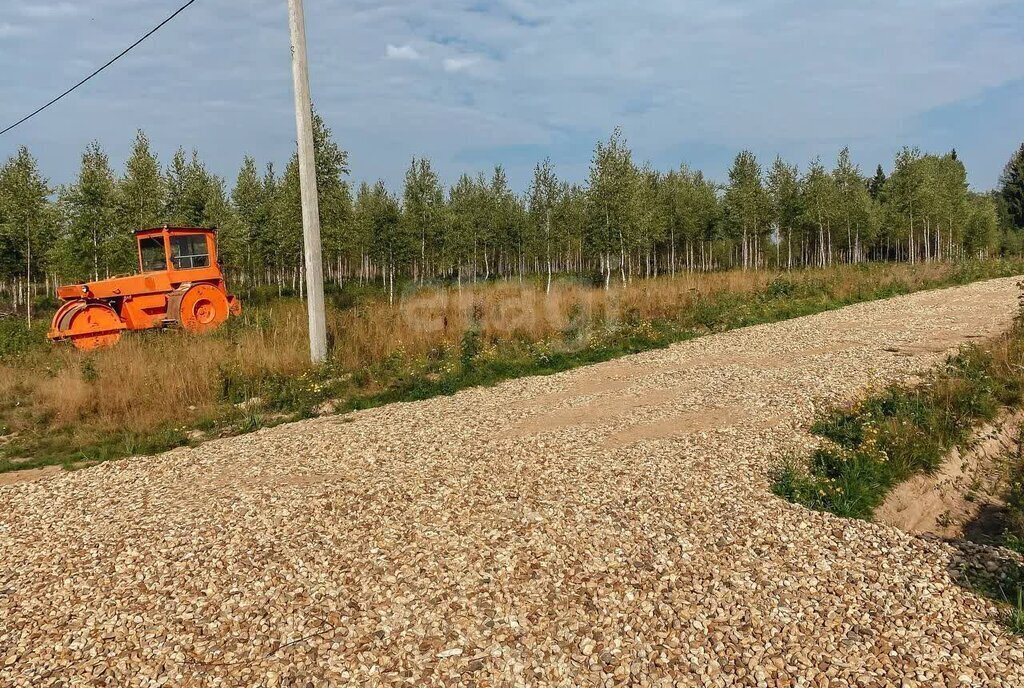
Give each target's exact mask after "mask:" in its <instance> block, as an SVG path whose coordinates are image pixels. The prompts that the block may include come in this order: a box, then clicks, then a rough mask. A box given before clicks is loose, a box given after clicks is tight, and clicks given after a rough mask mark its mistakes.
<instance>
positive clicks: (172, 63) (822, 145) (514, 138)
mask: <svg viewBox="0 0 1024 688" xmlns="http://www.w3.org/2000/svg"><path fill="white" fill-rule="evenodd" d="M180 4H181V0H3V2H2V8H0V120H2V123H3V125H6V124H7V123H8V122H10V121H13V120H15V119H18V118H19V117H20V116H21V115H23V114H25V112H27V111H30V110H32V109H34V108H35V107H37V106H38V105H40V104H42V103H43V102H45V101H46V100H48V99H49V98H50V97H52V96H54V95H56V94H57V93H59V92H60V91H62V90H63V89H64V88H66V87H67V86H69V85H70V84H72V83H74V82H75V81H77V80H78V79H80V78H81V77H82V76H84V75H85V74H87V73H88V72H90V71H92V69H94V68H95V67H97V66H99V65H100V64H102V63H103V62H105V61H106V60H107V59H109V58H110V57H111V56H113V55H114V54H116V53H117V52H119V51H120V50H121V49H122V48H124V47H125V46H127V45H128V44H129V43H131V42H132V41H133V40H135V39H136V38H137V37H138V36H140V35H141V34H142V33H143V32H145V31H146V30H148V29H149V28H151V27H152V26H154V25H155V24H156V23H158V22H159V21H161V20H162V19H163V18H164V17H166V16H167V15H168V14H169V13H170V12H171V11H172V10H173V9H176V8H177V7H178V6H179V5H180ZM306 18H307V25H308V26H307V31H308V41H309V53H310V61H311V67H310V70H311V82H312V92H313V98H314V100H315V102H316V104H317V107H318V109H319V110H320V111H321V113H322V114H323V115H324V117H325V119H326V120H327V122H328V124H329V126H331V127H332V129H333V130H334V132H335V135H336V138H337V140H338V141H339V143H340V144H341V145H342V146H343V147H344V148H346V149H348V150H349V151H350V156H351V166H352V172H353V178H354V179H356V180H361V179H376V178H378V177H380V178H383V179H385V180H386V181H387V182H388V184H389V185H390V186H392V188H396V187H398V186H399V185H400V183H401V179H402V175H403V173H404V171H405V168H406V167H407V166H408V162H409V159H410V158H411V157H412V156H427V157H429V158H431V159H432V160H433V162H434V163H435V165H436V167H437V168H438V170H439V171H440V173H441V175H442V177H443V178H444V179H445V180H446V181H449V182H451V181H454V179H455V178H456V177H457V175H458V174H459V173H460V172H462V171H471V172H475V171H478V170H489V169H490V168H491V167H492V166H493V165H494V164H495V163H502V164H503V165H505V167H506V169H507V170H508V171H509V177H510V179H511V181H512V183H513V185H514V186H515V187H516V188H517V189H522V188H525V186H526V184H527V183H528V181H529V178H530V174H531V169H532V167H533V164H534V163H535V162H537V161H538V160H540V159H541V158H543V157H545V156H550V157H551V158H552V160H553V161H554V163H555V165H556V170H557V171H558V172H559V174H560V175H562V176H563V177H565V178H568V179H572V180H582V179H583V178H584V177H585V176H586V171H587V166H588V163H589V159H590V154H591V151H592V149H593V145H594V142H595V141H596V140H597V139H598V138H606V137H607V136H608V134H609V133H610V132H611V130H612V128H613V127H615V126H617V125H618V126H621V127H622V128H623V130H624V132H625V134H626V137H627V139H628V140H629V142H630V144H631V145H632V147H633V149H634V153H635V156H636V158H637V159H638V160H639V161H643V160H649V161H651V162H652V163H653V164H654V165H655V166H657V167H659V168H662V169H666V168H669V167H675V166H677V165H678V164H679V163H680V162H686V163H688V164H689V165H691V166H693V167H698V168H701V169H704V170H705V171H706V172H707V173H708V174H710V175H711V176H713V177H714V178H717V179H722V178H724V175H725V171H726V170H727V169H728V165H729V163H730V162H731V159H732V157H733V156H734V155H735V153H736V152H737V151H738V150H739V149H741V148H749V149H751V150H753V151H754V152H755V153H757V155H758V156H759V158H760V159H761V160H762V162H763V163H765V164H767V163H768V162H770V160H771V159H772V158H773V157H774V156H775V155H776V154H781V155H782V156H783V157H785V158H787V159H790V160H792V161H795V162H798V163H800V164H801V166H803V165H805V164H806V161H807V160H808V159H810V158H811V157H813V156H815V155H821V156H822V158H823V159H824V160H825V161H826V162H828V163H830V162H831V161H832V160H834V158H835V154H836V152H837V151H838V150H839V149H840V148H841V147H842V146H844V145H849V146H850V148H851V150H852V153H853V156H854V159H855V160H856V161H857V162H859V163H860V164H861V166H862V167H863V168H864V170H865V171H867V172H870V171H873V169H874V166H875V164H876V163H878V162H882V163H883V164H885V165H886V166H888V164H889V163H890V162H891V160H892V158H893V156H894V154H895V152H896V150H897V149H898V148H899V147H901V146H902V145H904V144H908V145H917V146H920V147H922V148H923V149H926V150H933V151H942V152H944V151H947V150H949V149H950V148H952V147H956V149H957V151H958V152H959V153H960V155H961V157H962V158H963V159H964V161H965V163H966V164H967V167H968V171H969V173H970V180H971V183H972V184H973V185H974V186H975V187H976V188H979V189H986V188H990V187H991V186H993V185H994V184H995V183H996V179H997V177H998V175H999V172H1000V170H1001V169H1002V166H1003V165H1004V164H1005V162H1006V160H1007V159H1008V158H1009V156H1010V154H1011V152H1012V151H1013V150H1014V149H1015V148H1016V147H1017V146H1019V145H1020V143H1021V141H1022V140H1024V116H1022V115H1024V32H1022V31H1021V27H1022V26H1024V2H1021V0H859V1H858V2H849V1H847V0H758V1H753V0H644V1H643V2H628V1H624V0H587V1H583V0H580V1H573V0H567V1H558V0H547V1H542V0H381V1H380V2H374V1H372V0H344V1H343V0H306ZM289 59H290V58H289V44H288V30H287V12H286V0H199V1H198V2H197V3H196V4H195V5H193V6H192V7H191V8H190V9H189V10H187V11H186V12H185V13H183V14H182V15H180V16H179V17H178V18H177V19H176V20H175V21H174V22H172V23H171V24H169V25H167V26H166V27H164V29H163V30H161V31H160V32H159V33H157V34H156V35H154V36H153V37H152V38H151V39H150V40H149V41H147V42H146V43H143V44H142V45H141V46H140V47H139V48H137V49H136V50H135V51H134V52H132V53H130V54H129V56H128V57H127V58H125V59H124V60H122V61H121V62H119V63H117V64H115V65H114V66H113V67H111V68H110V69H108V70H107V71H106V72H104V73H103V74H102V75H100V76H99V77H97V78H96V79H94V80H93V81H92V82H90V83H89V84H88V85H87V86H85V87H84V88H83V89H80V90H79V91H77V92H76V93H74V94H72V95H71V96H69V97H68V98H66V99H64V100H63V101H61V102H60V103H58V104H57V105H56V106H54V107H52V108H50V109H49V110H47V111H46V112H44V113H43V114H41V115H39V116H37V117H36V118H35V119H33V120H31V121H30V122H28V123H27V124H25V125H22V126H21V127H19V128H18V129H16V130H14V131H13V132H11V133H8V134H6V135H5V136H3V137H0V156H4V157H6V156H7V155H9V154H11V153H12V152H13V151H14V150H15V148H16V147H17V146H18V145H20V144H25V145H28V146H29V148H30V149H31V151H32V152H33V153H34V154H35V155H36V156H37V157H38V158H39V159H40V161H41V164H42V166H43V170H44V172H45V173H46V174H47V175H48V176H49V177H50V178H51V179H52V181H53V182H54V183H65V182H68V181H71V180H72V179H73V177H74V174H75V171H76V169H77V167H78V163H79V158H80V154H81V151H82V149H83V148H84V147H85V145H86V144H87V143H88V142H89V141H90V140H92V139H97V140H99V141H100V143H101V144H102V145H103V146H104V147H105V148H106V150H107V151H108V152H109V153H110V156H111V159H112V162H113V163H114V164H115V165H118V166H120V164H121V163H122V162H123V160H124V158H125V157H126V155H127V153H128V150H129V147H130V144H131V140H132V138H133V135H134V132H135V130H136V129H139V128H141V129H144V130H145V131H146V132H147V133H148V134H149V136H150V138H151V140H152V142H153V145H154V147H155V149H156V151H157V152H158V153H159V155H160V158H161V160H162V161H167V160H168V159H169V158H170V156H171V154H172V153H173V151H174V150H175V149H176V148H177V147H178V146H179V145H181V146H184V147H185V148H186V149H190V148H193V147H194V148H197V149H198V150H199V152H200V154H201V156H202V157H203V159H204V160H205V161H206V162H207V164H208V165H209V166H210V168H211V169H212V170H213V171H215V172H216V173H218V174H221V175H223V176H225V177H226V178H227V179H228V180H229V182H230V181H232V180H233V178H234V176H235V174H236V172H237V169H238V166H239V164H240V162H241V159H242V156H243V155H244V154H246V153H249V154H251V155H253V156H254V157H256V158H257V160H259V161H260V162H261V163H262V162H266V161H273V162H275V163H276V164H283V163H284V162H285V161H286V160H287V158H288V156H289V155H290V152H291V150H292V148H293V146H294V139H295V132H294V126H295V125H294V114H293V111H292V101H291V73H290V62H289Z"/></svg>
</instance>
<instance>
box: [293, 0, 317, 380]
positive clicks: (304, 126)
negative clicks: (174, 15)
mask: <svg viewBox="0 0 1024 688" xmlns="http://www.w3.org/2000/svg"><path fill="white" fill-rule="evenodd" d="M288 24H289V26H290V28H291V34H292V82H293V83H294V85H295V128H296V130H297V132H298V139H299V185H300V186H301V188H302V240H303V245H304V247H305V257H306V310H307V311H308V314H309V357H310V359H311V360H312V361H313V363H322V362H323V361H325V360H327V316H326V314H325V312H324V269H323V259H322V257H321V255H320V201H319V199H318V197H317V189H316V159H315V157H314V153H313V105H312V101H311V100H310V98H309V68H308V66H307V65H306V19H305V16H304V15H303V13H302V0H288Z"/></svg>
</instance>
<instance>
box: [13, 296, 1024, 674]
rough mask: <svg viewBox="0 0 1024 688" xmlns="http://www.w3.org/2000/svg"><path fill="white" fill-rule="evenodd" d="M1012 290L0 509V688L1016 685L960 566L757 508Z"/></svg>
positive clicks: (207, 452) (105, 476) (26, 486)
mask: <svg viewBox="0 0 1024 688" xmlns="http://www.w3.org/2000/svg"><path fill="white" fill-rule="evenodd" d="M1014 284H1015V280H1012V279H1005V280H995V281H990V282H985V283H981V284H975V285H971V286H967V287H960V288H955V289H948V290H942V291H935V292H928V293H922V294H917V295H912V296H907V297H900V298H896V299H892V300H889V301H885V302H876V303H870V304H863V305H858V306H853V307H850V308H846V309H843V310H840V311H834V312H831V313H825V314H821V315H816V316H811V317H808V318H802V319H798V320H792V321H788V322H784V323H778V324H774V325H765V326H758V327H753V328H748V329H744V330H738V331H735V332H730V333H726V334H720V335H714V336H709V337H705V338H702V339H699V340H695V341H692V342H688V343H684V344H680V345H677V346H673V347H671V348H669V349H666V350H661V351H655V352H650V353H645V354H640V355H636V356H631V357H628V358H624V359H620V360H617V361H611V362H608V363H606V364H601V365H596V366H592V367H588V368H583V369H578V370H575V371H570V372H567V373H564V374H560V375H555V376H550V377H544V378H530V379H523V380H516V381H511V382H508V383H504V384H501V385H499V386H497V387H494V388H490V389H475V390H469V391H466V392H463V393H460V394H458V395H456V396H454V397H451V398H440V399H434V400H430V401H426V402H419V403H412V404H394V405H391V406H388V407H384V408H380V409H374V410H370V411H365V412H360V413H357V414H354V415H350V416H344V417H329V418H321V419H316V420H311V421H306V422H302V423H296V424H292V425H288V426H282V427H278V428H274V429H270V430H263V431H260V432H257V433H254V434H251V435H247V436H244V437H237V438H231V439H225V440H220V441H216V442H211V443H208V444H205V445H203V446H201V447H199V448H196V449H182V450H176V451H174V452H170V453H168V454H164V455H162V456H157V457H152V458H138V459H132V460H125V461H118V462H113V463H108V464H103V465H100V466H96V467H94V468H90V469H87V470H83V471H80V472H77V473H73V474H62V475H58V476H56V477H51V478H46V479H43V480H40V481H37V482H32V483H23V484H16V485H9V486H4V487H0V685H2V686H11V685H14V686H33V687H35V686H50V685H53V686H81V685H97V686H161V685H168V686H200V685H223V686H333V685H409V686H418V685H456V684H457V685H466V686H481V687H482V686H498V685H502V686H504V685H523V686H527V685H528V686H548V685H551V686H579V685H595V686H612V685H623V684H630V685H639V686H647V685H651V686H654V685H657V686H671V685H683V686H691V685H692V686H703V685H707V686H727V685H751V686H754V685H756V686H798V685H804V686H846V685H850V686H887V685H894V686H1020V685H1024V640H1022V639H1020V638H1016V637H1014V636H1011V635H1009V634H1008V633H1007V632H1006V631H1005V630H1004V628H1003V626H1002V624H1001V623H1000V619H999V611H998V610H997V609H996V608H995V607H994V606H993V605H992V604H991V603H990V602H988V601H986V600H984V599H983V598H981V597H978V596H977V595H975V594H973V593H972V592H970V591H969V590H967V589H965V588H964V587H962V585H960V584H958V582H957V581H958V575H957V571H958V570H959V569H960V568H962V567H963V566H968V565H972V566H987V565H991V564H992V562H990V561H988V559H987V558H988V557H991V556H992V553H990V552H987V551H986V550H984V549H983V548H970V549H968V548H965V547H954V546H952V545H950V544H947V543H943V542H940V541H936V540H927V539H919V538H913V537H910V536H908V535H906V534H904V533H901V532H900V531H898V530H896V529H894V528H890V527H886V526H882V525H876V524H871V523H864V522H853V521H846V520H842V519H839V518H835V517H832V516H830V515H826V514H819V513H812V512H809V511H807V510H805V509H803V508H800V507H797V506H794V505H791V504H788V503H786V502H784V501H782V500H780V499H778V498H776V497H774V496H773V495H772V494H771V493H770V491H769V480H770V478H769V476H770V473H771V470H772V468H773V467H774V466H775V465H777V463H778V461H779V460H780V459H781V457H783V456H785V455H786V454H788V453H790V452H792V451H794V450H800V449H803V448H806V447H808V446H810V445H811V444H812V443H813V440H812V438H810V437H809V436H808V435H807V434H806V430H805V428H806V426H807V424H808V422H809V421H810V419H811V418H812V417H813V415H814V413H815V411H816V410H818V409H820V408H822V406H823V405H824V406H829V405H833V404H836V403H840V402H842V401H844V400H849V399H850V398H852V397H854V396H855V395H857V394H859V393H861V392H863V391H864V390H865V388H867V387H869V386H871V385H875V384H883V383H886V382H890V381H892V380H895V379H899V378H902V377H906V376H911V375H914V374H918V373H920V372H921V371H923V370H925V369H926V368H928V367H929V366H932V365H934V364H936V363H937V362H938V361H940V360H941V358H942V357H943V355H944V354H945V352H946V351H947V350H949V349H950V348H955V347H956V346H958V345H959V344H961V343H963V342H964V341H967V340H968V339H969V338H971V337H985V336H991V335H993V334H996V333H997V332H999V331H1001V330H1003V329H1004V328H1005V327H1007V325H1008V324H1009V322H1010V320H1011V317H1012V314H1013V312H1014V309H1015V305H1016V295H1017V289H1016V288H1015V286H1014Z"/></svg>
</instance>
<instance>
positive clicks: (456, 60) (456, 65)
mask: <svg viewBox="0 0 1024 688" xmlns="http://www.w3.org/2000/svg"><path fill="white" fill-rule="evenodd" d="M479 61H480V58H478V57H473V56H470V55H465V56H462V57H446V58H445V59H444V63H443V64H444V71H446V72H453V73H454V72H463V71H465V70H467V69H469V68H470V67H472V66H473V65H475V64H476V63H478V62H479Z"/></svg>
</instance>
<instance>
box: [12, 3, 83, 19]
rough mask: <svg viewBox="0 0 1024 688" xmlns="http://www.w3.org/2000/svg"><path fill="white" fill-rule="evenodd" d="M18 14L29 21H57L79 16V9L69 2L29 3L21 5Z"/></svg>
mask: <svg viewBox="0 0 1024 688" xmlns="http://www.w3.org/2000/svg"><path fill="white" fill-rule="evenodd" d="M19 12H20V13H21V15H22V16H24V17H29V18H31V19H59V18H62V17H73V16H76V15H78V14H81V9H80V8H79V7H77V6H75V5H74V4H72V3H70V2H53V3H49V2H30V3H28V4H23V5H22V6H21V7H20V8H19Z"/></svg>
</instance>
